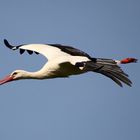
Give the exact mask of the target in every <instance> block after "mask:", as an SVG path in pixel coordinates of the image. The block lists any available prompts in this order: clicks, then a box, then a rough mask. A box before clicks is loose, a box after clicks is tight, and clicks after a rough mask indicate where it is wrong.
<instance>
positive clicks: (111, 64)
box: [85, 58, 132, 87]
mask: <svg viewBox="0 0 140 140" xmlns="http://www.w3.org/2000/svg"><path fill="white" fill-rule="evenodd" d="M85 70H89V71H93V72H97V73H101V74H103V75H105V76H107V77H109V78H110V79H112V80H113V81H114V82H115V83H117V84H118V85H119V86H121V87H122V83H125V84H127V85H128V86H131V85H132V82H131V80H130V79H129V78H128V75H127V74H126V73H125V72H124V71H123V70H122V69H121V68H120V66H118V65H117V63H116V62H115V61H114V60H112V59H103V58H97V60H96V62H93V61H88V62H86V64H85Z"/></svg>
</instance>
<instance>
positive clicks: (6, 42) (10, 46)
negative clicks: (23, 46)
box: [4, 39, 14, 49]
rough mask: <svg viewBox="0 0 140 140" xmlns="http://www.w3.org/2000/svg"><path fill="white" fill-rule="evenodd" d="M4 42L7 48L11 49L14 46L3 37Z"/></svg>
mask: <svg viewBox="0 0 140 140" xmlns="http://www.w3.org/2000/svg"><path fill="white" fill-rule="evenodd" d="M4 44H5V46H6V47H8V48H9V49H13V48H14V46H12V45H10V43H9V42H8V40H7V39H4Z"/></svg>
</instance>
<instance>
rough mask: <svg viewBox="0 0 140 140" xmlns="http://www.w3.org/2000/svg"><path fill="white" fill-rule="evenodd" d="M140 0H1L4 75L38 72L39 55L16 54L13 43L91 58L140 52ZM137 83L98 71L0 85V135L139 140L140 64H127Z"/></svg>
mask: <svg viewBox="0 0 140 140" xmlns="http://www.w3.org/2000/svg"><path fill="white" fill-rule="evenodd" d="M139 7H140V1H139V0H82V1H81V0H69V1H66V0H36V1H33V0H30V1H29V0H28V1H27V0H24V1H19V0H12V1H8V0H1V4H0V18H1V22H0V46H1V49H0V77H1V78H2V77H4V76H5V75H7V74H9V73H11V72H12V71H13V70H15V69H24V70H28V71H36V70H38V69H40V68H41V67H42V65H43V64H44V63H45V61H46V60H45V58H44V57H43V56H41V55H39V56H37V55H32V56H29V55H28V54H24V55H22V56H20V54H19V53H18V52H13V51H11V50H8V49H7V48H5V46H4V44H3V39H4V38H7V39H8V40H9V41H10V42H11V43H12V44H16V45H18V44H27V43H62V44H67V45H72V46H74V47H76V48H79V49H81V50H83V51H85V52H87V53H89V54H90V55H92V56H93V57H103V58H113V59H122V58H125V57H136V58H138V59H139V56H140V46H139V44H140V8H139ZM122 68H123V70H124V71H125V72H126V73H128V74H129V75H130V79H131V80H132V81H133V87H131V88H130V87H127V86H124V87H123V88H120V87H119V86H117V85H116V84H115V83H114V82H113V81H111V80H110V79H108V78H106V77H104V76H102V75H99V74H95V73H87V74H83V75H79V76H72V77H70V78H68V79H53V80H43V81H37V80H23V81H17V82H12V83H8V84H5V85H2V86H0V139H1V140H9V139H10V140H19V139H20V140H25V139H26V140H38V139H41V140H46V139H47V140H56V139H57V140H93V139H96V140H112V139H113V140H126V139H127V140H132V139H134V140H139V139H140V101H139V98H140V94H139V92H138V91H139V89H140V88H139V78H140V77H139V71H140V66H139V63H137V64H130V65H124V66H122Z"/></svg>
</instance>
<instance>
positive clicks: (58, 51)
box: [4, 39, 93, 60]
mask: <svg viewBox="0 0 140 140" xmlns="http://www.w3.org/2000/svg"><path fill="white" fill-rule="evenodd" d="M4 44H5V45H6V46H7V47H8V48H9V49H12V50H18V49H19V52H20V54H23V53H24V52H25V51H27V52H28V53H29V54H30V55H31V54H33V52H34V53H36V54H39V53H40V54H42V55H44V56H45V57H47V59H48V60H50V59H53V58H56V57H57V56H60V55H64V56H66V55H72V56H84V57H87V58H89V59H91V60H92V59H93V58H91V57H90V56H89V55H88V54H87V53H85V52H83V51H81V50H78V49H76V48H73V47H71V46H65V45H61V44H28V45H24V44H23V45H18V46H13V45H11V44H9V42H8V41H7V40H6V39H4Z"/></svg>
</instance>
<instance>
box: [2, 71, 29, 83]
mask: <svg viewBox="0 0 140 140" xmlns="http://www.w3.org/2000/svg"><path fill="white" fill-rule="evenodd" d="M26 77H27V72H26V71H23V70H15V71H13V72H12V73H11V74H10V75H8V76H6V77H5V78H3V79H2V80H0V85H2V84H5V83H7V82H11V81H15V80H19V79H24V78H26Z"/></svg>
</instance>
